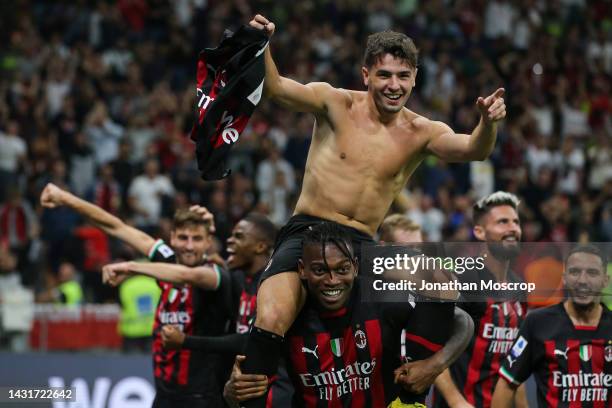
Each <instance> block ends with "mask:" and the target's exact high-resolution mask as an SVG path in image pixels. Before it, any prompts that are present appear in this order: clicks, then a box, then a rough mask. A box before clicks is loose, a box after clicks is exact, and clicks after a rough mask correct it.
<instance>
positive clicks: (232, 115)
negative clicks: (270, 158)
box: [191, 26, 268, 180]
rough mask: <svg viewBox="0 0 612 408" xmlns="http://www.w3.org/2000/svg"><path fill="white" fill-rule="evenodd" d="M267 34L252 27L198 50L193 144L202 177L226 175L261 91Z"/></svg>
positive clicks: (228, 172)
mask: <svg viewBox="0 0 612 408" xmlns="http://www.w3.org/2000/svg"><path fill="white" fill-rule="evenodd" d="M267 45H268V37H267V36H266V35H265V34H264V33H263V32H261V31H260V30H257V29H255V28H252V27H248V26H243V27H240V28H239V29H238V30H237V31H236V33H232V32H230V31H226V32H225V33H224V38H223V40H222V41H221V44H219V46H218V47H216V48H207V49H205V50H204V51H202V52H201V53H200V56H199V59H198V72H197V81H198V84H197V95H196V97H197V99H196V105H197V106H196V112H197V118H196V122H195V124H194V126H193V129H192V130H191V139H192V140H193V141H194V142H195V143H196V158H197V162H198V169H199V170H200V172H201V175H202V178H203V179H204V180H218V179H221V178H224V177H226V176H228V175H229V174H230V169H229V168H228V167H227V164H226V161H227V157H228V155H229V152H230V149H231V148H232V146H233V145H234V144H235V143H236V142H238V138H239V137H240V135H241V134H242V132H243V130H244V129H245V127H246V125H247V123H248V121H249V118H250V117H251V114H252V113H253V111H254V109H255V107H256V106H257V105H258V104H259V101H260V100H261V96H262V93H263V85H264V76H265V63H264V55H263V54H264V50H265V48H266V47H267Z"/></svg>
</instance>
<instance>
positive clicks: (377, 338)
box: [285, 280, 413, 408]
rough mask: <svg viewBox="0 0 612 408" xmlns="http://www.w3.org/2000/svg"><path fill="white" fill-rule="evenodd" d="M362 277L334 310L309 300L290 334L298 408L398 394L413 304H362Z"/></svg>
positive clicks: (363, 403) (366, 402) (381, 401)
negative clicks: (396, 372) (395, 374)
mask: <svg viewBox="0 0 612 408" xmlns="http://www.w3.org/2000/svg"><path fill="white" fill-rule="evenodd" d="M358 292H359V280H357V281H355V285H354V287H353V292H352V294H351V299H350V301H349V303H348V305H347V306H346V307H345V308H343V309H341V310H339V311H337V312H334V313H325V312H320V311H319V310H318V308H317V307H316V306H315V305H314V304H313V303H310V302H309V303H307V304H306V305H305V306H304V308H303V309H302V312H301V313H300V315H299V316H298V318H297V319H296V321H295V323H294V324H293V326H292V327H291V329H290V330H289V332H288V333H287V336H286V341H285V345H286V353H285V354H286V359H287V371H288V372H289V376H290V378H291V380H292V383H293V385H294V387H295V389H296V392H295V394H294V400H293V406H297V407H313V408H314V407H316V408H322V407H326V408H332V407H386V406H387V405H388V404H389V403H390V402H391V401H392V400H394V399H395V398H396V397H397V396H398V394H399V387H398V386H397V385H395V384H394V383H393V370H394V369H395V368H397V367H398V366H399V364H400V355H399V354H400V334H401V332H402V328H403V327H405V325H406V323H407V321H408V319H409V318H410V315H411V313H412V311H413V306H412V305H411V304H410V303H409V302H406V303H404V304H395V303H394V304H385V303H380V304H371V303H362V302H361V300H360V298H359V294H358Z"/></svg>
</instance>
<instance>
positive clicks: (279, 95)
mask: <svg viewBox="0 0 612 408" xmlns="http://www.w3.org/2000/svg"><path fill="white" fill-rule="evenodd" d="M249 25H250V26H251V27H253V28H256V29H258V30H262V31H264V32H265V33H266V34H267V35H268V36H270V37H271V36H272V34H273V33H274V23H272V22H270V21H269V20H268V19H267V18H265V17H264V16H262V15H260V14H257V15H256V16H255V17H253V19H252V20H251V21H250V22H249ZM265 63H266V77H265V81H264V93H265V95H267V96H268V97H270V98H271V99H272V100H274V101H275V102H277V103H279V104H280V105H282V106H283V107H285V108H287V109H289V110H292V111H295V112H309V113H314V114H325V113H326V111H327V102H328V101H329V100H330V98H333V97H334V95H343V97H347V96H348V94H346V95H344V93H342V92H341V91H339V90H337V89H335V88H333V87H332V86H331V85H329V84H328V83H325V82H312V83H309V84H307V85H304V84H300V83H299V82H297V81H294V80H292V79H289V78H285V77H282V76H281V75H280V74H279V73H278V69H277V68H276V64H275V63H274V60H273V59H272V53H271V52H270V46H268V47H267V48H266V51H265Z"/></svg>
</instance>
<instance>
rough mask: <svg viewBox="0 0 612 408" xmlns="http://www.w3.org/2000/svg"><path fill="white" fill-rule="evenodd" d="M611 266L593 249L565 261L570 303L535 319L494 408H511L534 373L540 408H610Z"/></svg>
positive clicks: (509, 364)
mask: <svg viewBox="0 0 612 408" xmlns="http://www.w3.org/2000/svg"><path fill="white" fill-rule="evenodd" d="M606 265H607V260H606V257H605V256H604V254H603V252H602V251H601V250H600V249H599V248H597V247H595V246H593V245H579V246H577V247H575V248H573V249H572V250H571V251H570V252H569V255H568V256H567V258H566V260H565V270H564V273H563V283H564V286H565V289H566V291H567V294H568V297H569V298H568V299H567V300H565V301H564V302H561V303H559V304H557V305H554V306H549V307H546V308H543V309H539V310H536V311H534V312H532V313H530V314H529V315H528V316H527V318H526V319H525V321H524V322H523V324H522V325H521V329H520V331H519V333H518V334H519V337H518V339H517V340H516V341H515V342H514V345H513V346H512V349H511V350H510V353H508V355H507V356H506V358H505V359H504V360H503V362H502V366H501V368H500V370H499V374H500V377H501V380H500V381H498V382H497V386H496V388H495V394H494V395H493V407H494V408H497V407H510V406H511V401H512V397H513V395H514V393H515V392H516V389H517V387H518V386H519V385H520V384H522V383H523V382H524V381H525V380H527V378H528V377H529V376H530V375H531V374H532V373H533V374H534V376H535V380H536V384H537V389H538V406H540V407H571V406H581V407H605V406H608V407H609V406H610V400H611V397H612V396H611V395H610V392H611V391H612V312H610V311H609V310H608V309H607V308H606V307H605V306H603V305H602V304H601V293H602V291H603V289H604V288H605V287H607V286H608V280H609V277H608V275H607V274H606Z"/></svg>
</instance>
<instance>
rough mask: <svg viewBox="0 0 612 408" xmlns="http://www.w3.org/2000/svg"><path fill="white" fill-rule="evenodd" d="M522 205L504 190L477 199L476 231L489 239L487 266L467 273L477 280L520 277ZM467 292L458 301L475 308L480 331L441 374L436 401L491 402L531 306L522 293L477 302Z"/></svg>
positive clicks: (521, 399) (441, 404)
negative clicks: (516, 266) (515, 264)
mask: <svg viewBox="0 0 612 408" xmlns="http://www.w3.org/2000/svg"><path fill="white" fill-rule="evenodd" d="M518 206H519V200H518V198H517V197H516V196H515V195H513V194H510V193H507V192H503V191H498V192H496V193H493V194H491V195H489V196H487V197H484V198H482V199H481V200H479V201H478V202H477V203H476V204H475V205H474V208H473V217H474V227H473V232H474V236H475V237H476V239H477V240H478V241H483V242H484V243H485V249H484V253H483V254H482V257H483V258H484V266H485V268H484V269H483V270H482V271H479V272H477V276H470V277H465V278H467V279H470V280H472V281H474V282H480V281H481V280H485V281H495V282H519V278H518V277H517V276H516V275H515V274H514V273H513V272H512V271H511V270H510V262H511V261H512V260H513V259H514V258H515V257H516V256H517V255H518V254H519V252H520V240H521V224H520V221H519V216H518ZM462 278H463V276H462ZM462 295H465V297H466V300H467V301H468V302H461V303H458V305H459V306H461V307H463V308H465V309H466V310H467V311H468V312H469V313H470V314H471V316H472V318H473V319H474V323H475V328H476V332H475V333H474V337H473V338H472V340H471V342H470V345H469V346H468V348H467V350H466V351H465V352H464V353H463V354H462V355H461V356H460V357H459V359H458V360H457V361H456V362H455V363H454V364H453V365H452V366H451V367H450V368H449V369H448V370H446V371H445V372H444V373H442V374H441V375H440V376H438V378H437V379H436V382H435V385H436V389H437V391H439V393H436V394H435V398H434V399H435V404H436V406H439V407H444V406H450V407H469V406H474V407H489V406H490V405H491V397H492V395H493V390H494V389H495V383H496V382H497V379H498V377H499V376H498V374H497V372H498V370H499V365H500V362H501V360H502V359H503V358H504V357H505V355H506V353H507V352H508V351H509V350H510V347H511V345H512V342H513V341H514V340H515V339H516V334H517V332H518V327H519V326H520V324H521V322H522V321H523V319H524V317H525V313H526V309H525V307H524V305H523V304H522V303H521V300H522V299H520V298H519V299H515V298H510V299H508V300H502V299H501V297H498V298H496V299H494V298H493V297H490V298H488V299H487V300H486V302H483V301H480V302H474V301H473V298H472V300H471V299H470V296H471V295H473V293H462ZM489 295H491V296H493V293H489ZM470 300H471V301H470ZM525 398H526V397H525V393H524V389H523V388H522V389H521V390H520V393H519V394H518V402H519V403H525V404H526V400H525Z"/></svg>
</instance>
